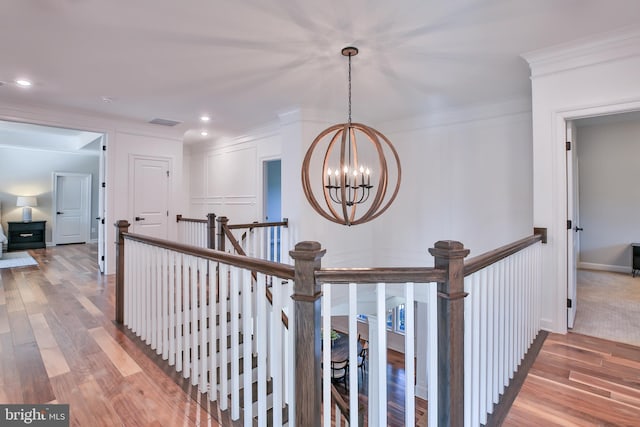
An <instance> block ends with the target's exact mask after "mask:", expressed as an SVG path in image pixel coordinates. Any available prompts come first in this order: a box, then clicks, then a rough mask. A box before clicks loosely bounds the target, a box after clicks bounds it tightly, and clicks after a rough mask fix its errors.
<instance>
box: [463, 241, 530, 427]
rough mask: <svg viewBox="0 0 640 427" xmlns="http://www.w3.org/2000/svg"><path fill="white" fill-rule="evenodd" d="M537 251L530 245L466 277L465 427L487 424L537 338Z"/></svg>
mask: <svg viewBox="0 0 640 427" xmlns="http://www.w3.org/2000/svg"><path fill="white" fill-rule="evenodd" d="M541 248H542V243H540V242H537V243H534V244H533V245H531V246H528V247H525V248H523V249H521V250H519V251H517V252H515V253H513V254H511V255H509V256H507V257H506V258H503V259H501V260H499V261H497V262H495V263H492V264H490V265H488V266H486V267H484V268H482V269H480V270H478V271H475V272H473V273H472V274H469V275H467V276H466V277H465V292H467V293H468V294H469V295H468V296H467V297H466V298H465V310H464V311H465V334H464V340H465V344H464V356H465V358H464V359H465V360H464V364H465V368H464V369H465V386H464V389H465V399H464V401H465V411H464V412H465V420H464V424H465V426H478V425H480V424H486V422H487V417H488V415H489V414H491V413H493V409H494V405H496V404H497V403H498V401H499V399H500V395H502V394H503V393H504V391H505V387H507V386H508V385H509V383H510V380H511V379H512V378H513V376H514V374H515V372H516V371H517V370H518V366H519V365H520V362H521V361H522V360H523V358H524V356H525V354H526V353H527V351H528V349H529V347H530V346H531V344H532V343H533V341H534V339H535V338H536V336H537V335H538V332H539V330H540V289H541V277H542V275H541V269H542V263H541V260H542V257H541V251H542V249H541ZM470 261H471V260H470Z"/></svg>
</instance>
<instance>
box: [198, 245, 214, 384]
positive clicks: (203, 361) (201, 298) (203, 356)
mask: <svg viewBox="0 0 640 427" xmlns="http://www.w3.org/2000/svg"><path fill="white" fill-rule="evenodd" d="M198 273H199V274H198V275H199V276H200V277H199V280H198V282H199V284H200V292H199V293H198V306H199V311H200V328H199V331H198V334H199V335H200V349H199V354H200V381H199V383H198V384H199V385H200V389H199V390H200V393H206V392H207V338H208V334H207V260H205V259H203V258H199V259H198ZM212 327H213V324H212V323H211V321H210V322H209V328H212Z"/></svg>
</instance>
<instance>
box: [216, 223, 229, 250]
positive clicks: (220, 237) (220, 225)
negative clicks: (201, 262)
mask: <svg viewBox="0 0 640 427" xmlns="http://www.w3.org/2000/svg"><path fill="white" fill-rule="evenodd" d="M217 221H218V250H219V251H223V252H224V241H225V235H224V228H225V227H226V226H227V223H228V222H229V218H227V217H226V216H221V217H218V219H217Z"/></svg>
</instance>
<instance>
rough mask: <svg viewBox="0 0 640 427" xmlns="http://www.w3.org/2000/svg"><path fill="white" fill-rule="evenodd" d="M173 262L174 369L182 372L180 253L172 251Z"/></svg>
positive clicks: (181, 273)
mask: <svg viewBox="0 0 640 427" xmlns="http://www.w3.org/2000/svg"><path fill="white" fill-rule="evenodd" d="M173 262H174V263H175V266H176V271H175V288H176V304H175V312H176V315H175V316H176V332H175V333H176V371H177V372H182V369H183V368H184V363H183V348H182V347H183V344H184V339H183V337H182V336H183V333H184V332H183V331H184V326H183V325H182V309H181V307H182V281H183V280H184V279H183V274H184V271H183V269H184V267H183V263H182V254H178V253H174V255H173Z"/></svg>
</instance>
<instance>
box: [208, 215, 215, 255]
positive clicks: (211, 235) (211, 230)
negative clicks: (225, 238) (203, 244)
mask: <svg viewBox="0 0 640 427" xmlns="http://www.w3.org/2000/svg"><path fill="white" fill-rule="evenodd" d="M207 248H209V249H215V248H216V214H214V213H210V214H207Z"/></svg>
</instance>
